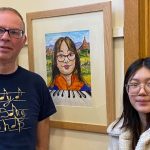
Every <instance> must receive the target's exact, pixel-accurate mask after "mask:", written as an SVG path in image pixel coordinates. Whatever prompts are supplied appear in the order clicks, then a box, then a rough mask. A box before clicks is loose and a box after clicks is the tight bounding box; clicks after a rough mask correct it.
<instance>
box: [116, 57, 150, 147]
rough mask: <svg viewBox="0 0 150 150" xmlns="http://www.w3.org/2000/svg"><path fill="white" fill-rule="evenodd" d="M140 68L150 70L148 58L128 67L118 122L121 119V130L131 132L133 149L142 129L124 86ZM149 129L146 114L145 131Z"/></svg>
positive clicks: (148, 120)
mask: <svg viewBox="0 0 150 150" xmlns="http://www.w3.org/2000/svg"><path fill="white" fill-rule="evenodd" d="M142 67H145V68H147V69H149V70H150V57H147V58H141V59H138V60H136V61H135V62H133V63H132V64H131V65H130V66H129V68H128V70H127V72H126V74H125V79H124V87H123V112H122V114H121V117H120V118H119V121H120V120H121V119H123V125H122V127H121V128H125V129H129V130H130V131H131V132H132V135H133V141H132V148H133V149H135V146H136V144H137V142H138V139H139V137H140V135H141V133H142V128H141V122H140V118H139V115H138V112H137V111H136V110H135V109H134V108H133V106H132V105H131V103H130V100H129V96H128V93H127V91H126V85H127V84H128V82H129V80H130V79H131V78H132V77H133V76H134V75H135V74H136V72H137V71H138V70H139V69H140V68H142ZM119 121H118V122H117V123H116V124H115V126H116V125H117V124H118V123H119ZM115 126H114V127H115ZM149 127H150V113H148V114H147V127H146V129H148V128H149Z"/></svg>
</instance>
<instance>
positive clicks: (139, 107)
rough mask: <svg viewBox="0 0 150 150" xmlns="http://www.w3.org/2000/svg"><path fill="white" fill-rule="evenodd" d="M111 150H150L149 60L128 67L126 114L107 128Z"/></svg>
mask: <svg viewBox="0 0 150 150" xmlns="http://www.w3.org/2000/svg"><path fill="white" fill-rule="evenodd" d="M107 132H108V134H109V136H110V142H109V148H108V149H109V150H150V58H144V59H138V60H136V61H135V62H134V63H133V64H131V66H130V67H129V68H128V70H127V72H126V75H125V80H124V87H123V112H122V115H121V116H120V118H119V119H117V120H116V121H114V122H113V123H112V124H111V125H110V126H109V127H108V129H107Z"/></svg>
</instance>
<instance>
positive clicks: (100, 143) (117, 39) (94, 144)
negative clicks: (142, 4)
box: [0, 0, 124, 150]
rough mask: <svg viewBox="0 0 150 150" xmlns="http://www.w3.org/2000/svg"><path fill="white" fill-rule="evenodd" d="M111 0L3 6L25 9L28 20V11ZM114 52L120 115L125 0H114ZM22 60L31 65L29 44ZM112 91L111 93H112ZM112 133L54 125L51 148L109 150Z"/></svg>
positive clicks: (35, 0)
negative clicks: (66, 128)
mask: <svg viewBox="0 0 150 150" xmlns="http://www.w3.org/2000/svg"><path fill="white" fill-rule="evenodd" d="M102 1H108V0H55V1H53V0H24V1H21V0H1V2H0V6H10V7H14V8H16V9H17V10H18V11H20V12H21V14H22V15H23V17H24V19H25V21H26V18H25V17H26V12H34V11H41V10H50V9H56V8H57V9H59V8H63V7H72V6H78V5H85V4H92V3H98V2H102ZM112 18H113V22H112V25H113V27H112V28H113V35H114V38H113V52H114V57H115V58H114V59H115V90H116V92H115V94H116V116H119V114H120V112H121V97H122V96H121V93H122V91H121V87H122V83H123V76H124V71H123V70H124V45H123V44H124V43H123V42H124V40H123V33H122V32H123V24H124V4H123V0H112ZM19 64H20V65H22V66H24V67H25V68H27V69H28V55H27V45H26V46H25V47H24V48H23V50H22V52H21V54H20V56H19ZM108 94H109V93H108ZM107 144H108V136H107V135H104V134H98V133H92V132H80V131H71V130H62V129H51V139H50V149H51V150H106V149H107Z"/></svg>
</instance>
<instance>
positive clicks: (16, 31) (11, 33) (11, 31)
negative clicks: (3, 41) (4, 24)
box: [0, 28, 24, 39]
mask: <svg viewBox="0 0 150 150" xmlns="http://www.w3.org/2000/svg"><path fill="white" fill-rule="evenodd" d="M5 32H8V34H9V36H10V37H12V38H17V39H19V38H21V37H22V36H23V34H24V31H23V30H19V29H5V28H0V37H2V36H3V35H4V33H5Z"/></svg>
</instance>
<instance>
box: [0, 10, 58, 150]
mask: <svg viewBox="0 0 150 150" xmlns="http://www.w3.org/2000/svg"><path fill="white" fill-rule="evenodd" d="M24 32H25V25H24V21H23V19H22V17H21V15H20V14H19V13H18V12H17V11H16V10H14V9H12V8H0V150H48V145H49V116H50V115H52V114H53V113H55V112H56V109H55V106H54V104H53V102H52V99H51V97H50V94H49V92H48V89H47V86H46V84H45V82H44V80H43V79H42V78H41V77H40V76H39V75H37V74H35V73H32V72H29V71H27V70H25V69H23V68H22V67H20V66H18V65H17V63H16V59H17V56H18V54H19V52H20V50H21V48H22V47H23V46H24V44H25V42H26V36H25V34H24Z"/></svg>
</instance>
